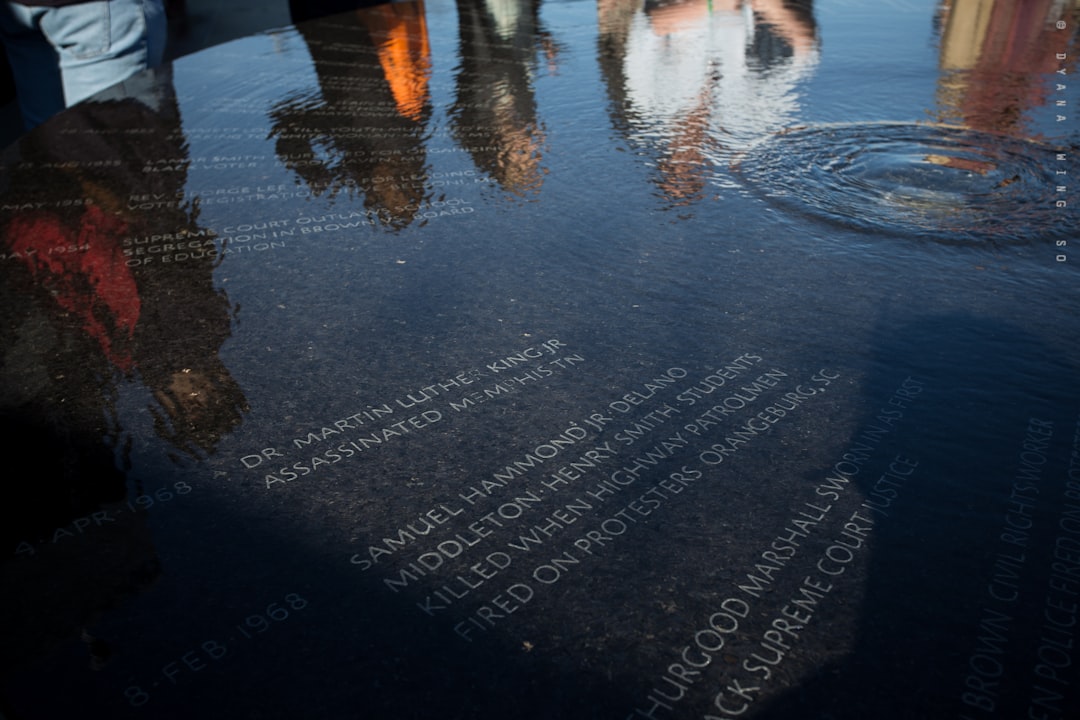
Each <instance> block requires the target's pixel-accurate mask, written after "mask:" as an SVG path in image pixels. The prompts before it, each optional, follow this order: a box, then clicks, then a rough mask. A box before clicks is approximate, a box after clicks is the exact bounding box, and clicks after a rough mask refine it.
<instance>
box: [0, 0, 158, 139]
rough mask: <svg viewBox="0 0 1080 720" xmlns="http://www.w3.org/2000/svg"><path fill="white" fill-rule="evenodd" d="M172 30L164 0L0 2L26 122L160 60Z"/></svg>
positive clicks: (35, 121) (1, 23) (32, 124)
mask: <svg viewBox="0 0 1080 720" xmlns="http://www.w3.org/2000/svg"><path fill="white" fill-rule="evenodd" d="M166 31H167V27H166V20H165V9H164V4H163V0H94V1H93V2H81V3H77V4H75V5H66V6H63V7H31V6H28V5H20V4H19V3H17V2H9V1H7V0H4V1H3V2H0V33H2V35H3V41H4V46H5V48H6V49H7V54H8V59H9V60H10V62H11V70H12V74H13V75H14V76H15V92H16V94H17V95H18V99H19V109H20V111H21V112H22V116H23V122H24V124H25V125H26V127H27V128H28V129H29V128H32V127H35V126H37V125H40V124H41V123H42V122H44V121H45V120H46V119H48V118H49V117H51V116H52V115H54V114H56V113H57V112H59V111H60V110H62V109H63V108H65V107H67V106H70V105H74V104H75V103H77V102H79V101H80V100H84V99H86V98H88V97H90V96H91V95H93V94H95V93H97V92H99V91H101V90H104V89H105V88H107V87H109V86H111V85H114V84H116V83H118V82H120V81H122V80H126V79H127V78H129V77H131V76H132V75H134V74H135V73H137V72H139V71H141V70H145V69H146V68H148V67H154V66H156V65H158V64H160V63H161V60H162V57H163V55H164V53H165V41H166V35H167V32H166Z"/></svg>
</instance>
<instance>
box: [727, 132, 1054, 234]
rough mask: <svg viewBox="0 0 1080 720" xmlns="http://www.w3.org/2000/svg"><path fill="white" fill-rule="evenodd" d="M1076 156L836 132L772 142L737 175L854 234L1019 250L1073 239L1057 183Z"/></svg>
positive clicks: (970, 139) (928, 136) (741, 161)
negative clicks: (1063, 237)
mask: <svg viewBox="0 0 1080 720" xmlns="http://www.w3.org/2000/svg"><path fill="white" fill-rule="evenodd" d="M1059 153H1064V156H1065V157H1066V158H1068V159H1067V160H1062V159H1059ZM1074 156H1075V153H1074V152H1066V151H1065V150H1063V149H1061V148H1055V147H1052V146H1049V145H1045V144H1042V143H1038V142H1035V141H1029V140H1021V139H1016V138H1012V137H1004V136H999V135H992V134H988V133H981V132H977V131H974V130H968V129H965V128H960V127H954V126H947V125H933V124H915V123H869V124H833V125H818V126H807V127H799V128H793V129H790V130H787V131H785V132H782V133H779V134H776V135H773V136H770V137H769V138H766V139H764V140H762V141H761V142H759V143H757V144H755V145H754V146H752V147H751V148H749V149H748V150H747V151H746V152H745V153H743V154H742V156H741V157H739V158H737V159H736V161H735V163H734V164H733V169H734V170H735V171H736V172H737V173H738V174H740V175H741V176H742V177H743V179H744V180H746V181H747V182H748V184H749V185H750V187H751V188H753V189H754V190H756V191H757V192H760V193H762V194H764V195H765V196H766V197H768V198H770V199H771V200H772V201H774V202H776V203H778V204H780V205H784V206H786V207H788V208H789V209H793V210H796V211H799V210H803V211H807V212H810V213H812V214H815V215H818V216H822V217H824V218H826V219H829V220H832V221H835V222H840V223H843V224H845V225H848V226H852V227H855V228H858V229H862V230H866V231H874V232H882V231H886V232H898V233H902V234H905V235H915V236H919V237H927V238H931V239H935V240H941V241H948V242H958V243H973V242H987V241H992V242H1009V243H1025V242H1030V241H1032V240H1035V239H1037V238H1044V237H1050V236H1054V235H1062V234H1066V233H1067V232H1068V231H1069V227H1068V225H1069V222H1068V220H1067V218H1066V217H1065V213H1064V212H1063V211H1062V210H1061V208H1058V207H1057V206H1056V205H1055V200H1056V198H1055V193H1056V187H1057V185H1058V183H1057V182H1056V180H1057V179H1058V177H1060V176H1056V175H1055V173H1056V172H1057V171H1059V170H1065V168H1064V167H1059V166H1062V165H1064V164H1066V163H1072V162H1073V160H1072V158H1073V157H1074ZM1074 171H1075V168H1069V169H1068V172H1069V174H1070V175H1071V174H1073V172H1074Z"/></svg>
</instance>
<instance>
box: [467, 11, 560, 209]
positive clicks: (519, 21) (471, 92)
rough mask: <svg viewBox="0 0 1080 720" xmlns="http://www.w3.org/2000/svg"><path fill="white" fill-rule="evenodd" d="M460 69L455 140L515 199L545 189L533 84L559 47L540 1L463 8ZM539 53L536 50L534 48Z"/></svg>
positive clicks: (541, 140)
mask: <svg viewBox="0 0 1080 720" xmlns="http://www.w3.org/2000/svg"><path fill="white" fill-rule="evenodd" d="M457 5H458V22H459V28H460V30H459V33H460V36H461V65H460V69H459V71H458V74H457V92H456V94H455V99H454V104H453V106H452V108H451V113H452V118H451V132H453V134H454V137H455V138H456V139H457V140H458V143H459V144H460V145H461V146H462V147H463V148H465V149H466V150H468V151H469V154H470V155H471V156H472V158H473V162H474V163H476V166H477V168H479V169H480V170H483V171H484V172H485V173H487V174H488V175H490V176H491V177H493V178H494V179H495V180H496V181H497V182H498V183H499V184H500V185H501V186H502V187H503V188H504V189H506V190H508V191H509V192H512V193H514V194H517V195H524V194H528V193H533V192H536V191H537V190H539V188H540V185H541V184H542V183H543V169H542V167H541V165H540V162H541V157H542V155H541V149H542V147H543V145H544V132H543V128H542V127H541V126H540V123H539V121H538V120H537V112H536V98H535V96H534V92H533V88H532V81H531V78H532V77H533V76H534V75H535V71H536V64H537V56H538V54H539V53H542V54H543V55H544V56H545V57H546V58H547V59H548V60H549V61H550V60H551V59H552V58H554V55H555V46H554V42H553V41H552V40H551V38H550V36H549V35H548V34H547V33H545V32H543V31H542V30H541V29H540V17H539V15H540V2H539V0H523V1H522V2H520V3H495V2H489V1H488V0H458V3H457ZM537 45H539V47H538V46H537Z"/></svg>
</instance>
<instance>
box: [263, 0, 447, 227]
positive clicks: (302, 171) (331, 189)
mask: <svg viewBox="0 0 1080 720" xmlns="http://www.w3.org/2000/svg"><path fill="white" fill-rule="evenodd" d="M297 30H298V31H299V32H300V35H301V36H302V37H303V38H304V39H305V41H306V42H307V45H308V50H309V52H310V53H311V58H312V60H313V62H314V65H315V73H316V75H317V76H318V78H319V91H318V96H317V97H308V96H306V95H304V96H299V97H292V98H289V99H287V100H284V101H282V102H280V103H277V104H276V105H275V106H274V108H273V109H272V110H271V112H270V118H271V121H272V123H273V129H272V131H271V136H272V137H274V138H275V139H276V149H277V153H278V155H279V157H280V158H281V159H282V162H283V163H284V164H285V165H286V166H287V167H289V168H291V169H292V170H293V172H295V173H296V174H297V175H298V176H299V177H300V178H301V179H302V180H303V181H304V182H305V183H307V185H308V187H309V188H310V189H311V190H312V192H313V193H315V194H317V195H322V194H326V195H328V196H329V197H335V196H336V195H338V194H339V193H341V192H345V193H347V194H349V195H352V194H354V193H362V194H363V197H364V205H365V207H366V208H367V209H368V212H369V213H371V216H372V217H373V218H375V219H377V220H379V221H381V222H383V223H385V224H387V225H389V226H391V227H404V226H405V225H408V224H409V223H410V222H411V221H412V218H413V216H414V215H415V211H416V209H417V207H418V206H419V204H420V203H421V202H422V201H423V200H424V198H425V195H426V190H425V182H424V179H425V162H426V160H425V154H424V141H425V133H426V125H427V119H428V116H429V115H430V113H431V107H430V97H429V93H428V76H429V68H430V64H431V57H430V55H431V53H430V49H429V47H428V38H427V26H426V24H425V19H424V6H423V3H421V2H411V3H393V4H386V5H380V6H377V7H372V8H367V9H364V10H358V11H357V12H355V13H351V14H347V15H337V16H334V17H333V18H328V19H326V20H321V21H320V20H316V21H313V22H310V23H303V24H301V25H299V26H298V27H297ZM363 49H369V51H370V54H371V55H372V56H374V57H373V58H372V60H370V61H366V62H365V61H361V62H358V61H357V57H358V56H362V55H363V54H362V53H360V52H358V51H359V50H363Z"/></svg>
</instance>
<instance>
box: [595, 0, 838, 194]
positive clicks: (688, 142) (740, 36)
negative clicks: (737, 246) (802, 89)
mask: <svg viewBox="0 0 1080 720" xmlns="http://www.w3.org/2000/svg"><path fill="white" fill-rule="evenodd" d="M598 7H599V14H600V33H601V41H600V42H601V50H600V57H601V60H600V62H601V66H602V67H603V69H604V72H605V75H606V76H607V80H608V91H609V93H610V94H611V96H612V98H613V101H614V102H613V105H614V108H615V111H616V112H617V113H618V115H619V117H618V118H616V120H615V122H616V124H617V125H618V126H620V127H622V128H623V130H624V132H626V133H627V134H628V136H629V137H630V138H631V140H632V141H634V142H636V143H640V144H644V145H649V146H653V147H656V148H657V150H658V151H659V153H660V157H659V158H658V160H657V167H658V170H659V175H660V179H659V184H660V187H661V189H662V190H663V193H664V195H665V197H667V198H668V199H670V200H671V201H672V202H673V203H675V204H686V203H688V202H692V201H694V200H697V199H700V198H701V197H702V192H703V190H704V187H705V181H706V175H707V172H708V167H709V166H710V164H711V163H712V162H713V161H714V160H715V159H716V158H717V157H718V156H719V157H721V158H730V155H731V153H732V152H734V151H737V150H738V149H740V147H742V146H745V145H746V144H747V143H749V142H751V141H753V140H756V139H759V138H761V137H762V136H764V135H767V134H770V133H773V132H776V131H778V130H780V129H782V128H783V127H785V126H786V125H788V124H790V122H791V121H792V120H794V119H795V116H796V112H797V110H798V104H797V100H796V96H795V94H794V92H793V89H794V87H795V86H796V85H797V84H798V83H799V82H800V81H801V80H802V79H804V78H805V77H806V76H807V75H808V73H809V72H810V71H811V70H812V68H813V67H814V65H815V63H816V59H817V38H816V30H815V25H814V19H813V14H812V9H811V0H788V1H786V2H785V1H783V0H754V1H753V2H750V1H749V0H748V1H746V2H742V1H740V0H723V1H721V2H709V1H708V0H681V1H680V0H675V1H674V2H659V1H654V0H647V1H646V2H642V1H641V0H600V3H599V6H598Z"/></svg>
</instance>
